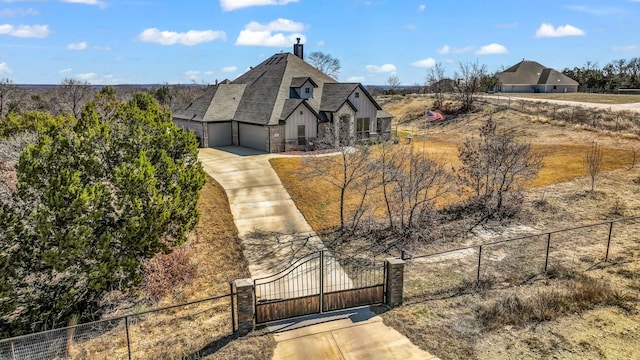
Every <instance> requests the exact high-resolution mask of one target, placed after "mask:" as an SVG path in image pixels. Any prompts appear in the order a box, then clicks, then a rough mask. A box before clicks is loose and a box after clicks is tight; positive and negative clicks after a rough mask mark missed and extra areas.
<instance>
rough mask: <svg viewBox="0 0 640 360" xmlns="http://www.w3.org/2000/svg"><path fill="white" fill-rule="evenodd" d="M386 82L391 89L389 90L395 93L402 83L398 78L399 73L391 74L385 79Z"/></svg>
mask: <svg viewBox="0 0 640 360" xmlns="http://www.w3.org/2000/svg"><path fill="white" fill-rule="evenodd" d="M385 83H386V84H387V87H388V90H389V92H390V93H391V94H395V93H396V90H397V89H398V87H399V86H400V84H401V82H400V79H399V78H398V75H396V74H391V75H389V77H388V78H387V80H385Z"/></svg>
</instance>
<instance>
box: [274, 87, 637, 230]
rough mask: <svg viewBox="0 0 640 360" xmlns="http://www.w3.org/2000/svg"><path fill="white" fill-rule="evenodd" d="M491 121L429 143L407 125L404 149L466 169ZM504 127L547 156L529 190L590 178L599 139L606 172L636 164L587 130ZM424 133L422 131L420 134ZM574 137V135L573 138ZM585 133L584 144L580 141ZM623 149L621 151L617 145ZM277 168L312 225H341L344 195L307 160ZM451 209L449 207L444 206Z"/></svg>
mask: <svg viewBox="0 0 640 360" xmlns="http://www.w3.org/2000/svg"><path fill="white" fill-rule="evenodd" d="M428 101H429V100H427V99H423V98H415V99H400V100H397V102H398V104H397V105H396V106H395V107H394V106H392V105H393V103H392V104H389V105H390V109H396V111H398V112H401V111H405V110H407V111H413V110H412V109H415V108H423V105H424V104H425V103H428ZM485 118H486V116H485V115H483V114H472V115H469V116H463V117H461V118H460V119H458V120H457V121H456V122H454V123H451V124H449V125H444V126H438V127H434V128H428V129H427V133H426V142H425V141H424V135H423V133H422V134H421V133H419V132H418V130H415V129H418V125H421V124H422V123H421V120H418V121H417V123H418V125H415V124H411V123H407V124H405V125H403V127H402V128H404V129H407V128H409V129H411V128H413V129H414V130H413V131H414V134H416V135H415V136H414V137H413V139H412V142H411V144H410V145H406V140H404V139H401V141H400V143H401V144H404V145H402V146H413V148H414V151H425V152H426V153H427V155H428V156H431V157H435V158H439V159H442V160H443V161H444V162H446V163H447V164H448V166H449V167H450V168H456V167H458V166H460V161H459V160H458V146H459V145H460V144H461V143H462V141H464V138H465V136H467V135H469V134H471V135H474V136H475V135H476V134H477V129H478V127H479V126H480V124H481V123H482V121H483V119H485ZM494 119H496V121H497V123H498V124H499V126H502V127H505V128H509V129H512V130H515V131H516V132H518V133H519V134H520V136H521V138H522V139H523V140H525V141H530V142H531V143H532V145H533V149H534V151H538V152H540V153H542V154H543V155H544V156H545V157H544V164H543V168H542V170H541V171H540V173H539V174H538V176H537V177H536V178H535V179H533V180H532V181H530V182H529V183H528V184H527V187H529V188H539V187H544V186H548V185H551V184H557V183H561V182H566V181H570V180H573V179H576V178H581V177H584V176H586V174H587V172H586V169H585V167H584V165H583V159H584V156H585V153H586V151H587V150H588V149H589V147H590V141H593V140H598V141H599V142H600V143H601V144H603V152H604V159H603V166H602V171H611V170H614V169H620V168H625V167H628V166H629V165H630V164H631V163H632V159H633V150H632V148H633V147H632V145H631V144H630V143H629V141H628V140H625V141H620V142H615V141H612V140H610V139H609V138H603V137H602V136H601V135H600V136H599V135H597V134H594V133H593V132H590V131H585V130H579V129H577V130H567V129H566V128H564V127H557V126H553V125H550V124H540V123H535V122H532V121H531V117H530V116H528V115H522V114H519V113H517V112H514V111H509V112H504V113H500V114H498V115H496V116H494ZM419 131H420V132H422V130H419ZM569 133H571V135H568V134H569ZM581 134H582V138H581V139H577V138H578V137H580V136H581ZM616 144H617V145H618V147H616V146H615V145H616ZM270 161H271V165H272V167H273V168H274V169H275V171H276V172H277V173H278V176H279V177H280V179H281V181H282V183H283V184H284V186H285V187H286V188H287V191H288V192H289V194H290V195H291V197H292V198H293V200H294V201H295V203H296V205H297V206H298V208H299V209H300V210H301V212H302V213H303V215H304V216H305V218H306V219H307V221H308V222H309V224H310V225H311V226H312V227H313V228H314V229H315V230H316V231H324V230H327V229H331V228H334V227H336V226H338V225H339V217H338V211H339V191H338V189H337V188H335V187H332V186H331V185H329V184H328V183H326V182H324V181H323V180H322V179H319V178H314V179H309V178H307V177H305V176H304V171H303V170H304V160H303V159H301V158H276V159H272V160H270ZM372 199H373V200H372V201H373V203H374V204H375V205H374V207H375V208H376V209H377V211H375V215H376V216H377V217H379V218H383V217H384V211H383V208H384V206H383V203H382V197H381V196H379V194H376V193H375V192H374V193H372ZM458 199H459V198H458V197H450V198H449V200H450V201H457V200H458ZM346 203H347V209H352V208H353V207H354V206H355V204H356V203H357V199H355V197H354V198H348V199H347V201H346ZM440 205H446V204H440Z"/></svg>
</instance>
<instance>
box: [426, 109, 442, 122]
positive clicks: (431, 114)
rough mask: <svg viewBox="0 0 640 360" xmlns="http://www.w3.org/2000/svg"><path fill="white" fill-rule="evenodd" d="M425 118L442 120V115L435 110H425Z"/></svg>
mask: <svg viewBox="0 0 640 360" xmlns="http://www.w3.org/2000/svg"><path fill="white" fill-rule="evenodd" d="M427 120H428V121H443V120H444V115H442V114H440V113H439V112H437V111H431V110H429V111H427Z"/></svg>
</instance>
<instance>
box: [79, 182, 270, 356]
mask: <svg viewBox="0 0 640 360" xmlns="http://www.w3.org/2000/svg"><path fill="white" fill-rule="evenodd" d="M198 211H199V212H200V221H199V222H198V225H197V226H196V229H195V231H194V232H193V233H192V234H190V236H189V239H188V241H187V243H186V244H185V245H183V246H184V247H185V248H186V249H187V250H185V253H184V254H182V255H186V254H190V255H191V258H190V259H185V258H184V256H183V257H182V261H185V262H188V266H192V267H193V268H194V269H197V273H196V274H195V278H194V279H193V280H192V281H190V282H182V283H180V284H179V285H178V286H176V287H173V288H171V289H168V294H167V295H166V296H164V297H163V298H162V299H160V301H158V302H157V304H155V305H154V308H155V307H166V306H171V305H176V304H181V303H185V302H190V301H195V300H199V299H205V298H209V297H214V296H217V295H222V294H225V293H228V292H229V284H228V281H230V280H234V279H240V278H246V277H249V276H250V275H249V270H248V264H247V261H246V260H245V258H244V256H243V254H242V245H241V242H240V239H239V238H238V236H237V230H236V228H235V225H234V223H233V216H232V215H231V212H230V209H229V203H228V200H227V197H226V194H225V192H224V189H222V187H221V186H220V185H219V184H218V183H217V182H216V181H215V180H214V179H213V178H211V177H209V176H207V182H206V183H205V185H204V187H203V189H202V191H201V195H200V201H199V203H198ZM147 309H149V306H148V305H144V304H141V305H139V306H137V307H136V308H134V312H139V311H143V310H147ZM230 311H231V310H230V303H229V297H224V298H222V299H219V300H214V301H207V302H204V303H200V304H194V305H189V306H184V307H178V308H175V309H169V310H164V311H160V312H154V313H150V314H146V315H141V316H134V317H131V318H130V326H129V334H130V340H131V349H132V355H133V358H138V359H141V358H145V359H160V358H162V359H180V358H185V357H192V358H201V357H203V356H208V358H212V359H238V358H246V359H263V358H270V356H271V354H272V353H273V349H274V348H275V342H274V340H273V338H272V336H271V335H270V334H268V333H264V332H261V333H260V332H258V333H255V334H253V335H252V336H250V337H248V338H240V339H238V338H236V337H235V336H232V335H231V313H230ZM127 312H129V311H127ZM124 334H125V332H124V324H123V323H122V322H121V323H120V325H118V326H117V327H115V328H114V329H111V330H110V331H107V332H105V333H104V334H103V335H101V336H98V337H96V338H94V339H92V340H90V341H88V342H86V343H80V344H76V347H75V352H74V354H75V355H74V357H73V358H75V359H126V358H127V352H126V342H125V340H126V339H125V337H124Z"/></svg>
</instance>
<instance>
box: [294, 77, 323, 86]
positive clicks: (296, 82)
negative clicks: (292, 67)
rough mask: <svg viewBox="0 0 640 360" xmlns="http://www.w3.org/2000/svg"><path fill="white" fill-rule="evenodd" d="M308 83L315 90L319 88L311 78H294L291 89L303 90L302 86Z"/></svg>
mask: <svg viewBox="0 0 640 360" xmlns="http://www.w3.org/2000/svg"><path fill="white" fill-rule="evenodd" d="M307 81H309V82H310V83H311V85H312V86H313V87H314V88H317V87H318V84H316V83H315V82H314V81H313V79H312V78H310V77H308V76H307V77H294V78H293V79H291V85H290V86H291V87H292V88H301V87H302V85H304V83H306V82H307Z"/></svg>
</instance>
